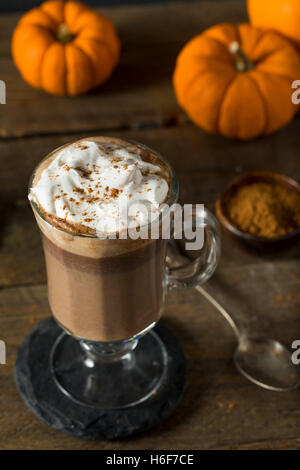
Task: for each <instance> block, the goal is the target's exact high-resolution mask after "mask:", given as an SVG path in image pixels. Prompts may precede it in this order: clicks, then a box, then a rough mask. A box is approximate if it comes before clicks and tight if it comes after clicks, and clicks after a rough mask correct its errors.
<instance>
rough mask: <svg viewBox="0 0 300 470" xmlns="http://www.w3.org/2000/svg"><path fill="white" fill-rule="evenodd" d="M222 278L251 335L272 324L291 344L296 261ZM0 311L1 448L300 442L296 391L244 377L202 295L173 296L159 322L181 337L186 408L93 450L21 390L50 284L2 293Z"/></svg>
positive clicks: (224, 295)
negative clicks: (19, 379) (20, 357)
mask: <svg viewBox="0 0 300 470" xmlns="http://www.w3.org/2000/svg"><path fill="white" fill-rule="evenodd" d="M270 272H271V274H270ZM220 276H221V278H222V282H219V283H218V282H213V283H212V284H211V286H210V288H211V289H213V292H214V295H216V296H217V297H218V298H220V299H221V300H224V299H225V300H226V302H227V305H230V306H231V308H232V309H233V310H235V308H237V307H238V305H239V304H240V306H242V308H243V310H241V309H237V310H236V312H235V313H236V315H237V316H238V318H239V319H240V320H241V319H242V318H243V322H244V324H245V325H246V327H247V328H248V329H249V330H250V331H252V332H254V333H255V332H256V333H257V332H261V331H263V330H264V328H265V327H266V331H268V334H270V335H272V336H275V337H278V338H279V339H280V340H283V341H286V342H287V344H290V341H291V340H292V339H294V338H295V334H296V332H295V322H296V321H297V316H298V311H299V304H300V298H299V294H298V288H299V279H300V273H299V267H298V265H297V263H294V265H293V266H291V264H290V263H282V264H280V266H278V269H275V268H274V267H272V268H270V265H262V266H259V267H256V268H252V270H247V269H244V267H243V266H241V267H240V268H239V269H237V268H236V269H234V270H226V269H224V270H222V272H221V273H220ZM282 276H285V277H286V278H287V279H289V282H288V283H287V284H286V285H285V292H289V293H290V294H289V299H290V300H287V299H283V300H282V301H281V300H280V301H279V300H278V292H281V291H280V290H278V285H279V287H280V283H281V281H282ZM224 279H226V282H225V281H224ZM253 292H256V298H257V301H256V302H255V299H254V300H253ZM261 299H264V302H263V305H262V304H261ZM0 308H1V317H0V332H1V333H0V335H1V337H2V338H3V339H4V340H5V341H6V343H7V350H8V364H7V365H5V366H1V368H0V390H1V393H0V429H1V435H0V447H1V448H2V449H13V448H22V449H30V448H35V449H68V448H78V449H96V448H100V449H101V448H105V449H111V450H113V449H143V448H148V449H168V448H172V449H189V448H193V449H196V448H222V447H223V448H243V447H244V448H249V447H250V448H266V447H270V446H272V443H273V442H275V443H274V446H276V445H277V446H279V447H280V446H282V444H281V443H280V442H282V441H293V444H290V445H291V446H293V445H294V444H295V442H296V440H297V438H298V431H299V424H300V411H299V406H298V404H299V399H298V391H294V392H290V393H286V394H280V393H276V392H268V391H264V390H261V389H259V388H257V387H256V386H254V385H252V384H251V383H249V382H248V381H246V380H245V379H244V378H243V377H242V376H241V375H239V374H238V373H237V371H236V370H235V368H234V365H233V363H232V360H231V357H232V352H233V349H234V339H233V335H232V333H231V331H230V329H229V328H228V327H227V325H226V324H224V323H223V320H222V319H221V318H220V317H219V316H218V314H216V312H215V311H214V309H213V308H212V307H210V306H209V305H207V303H206V301H205V300H204V299H202V298H201V296H199V294H198V293H197V292H196V291H193V290H186V291H178V292H172V293H171V294H170V295H169V296H168V299H167V303H166V308H165V314H164V319H163V321H164V322H165V323H166V324H167V325H168V326H169V327H171V328H172V329H173V331H174V332H175V333H176V334H177V335H178V337H179V338H180V340H181V343H182V345H183V348H184V351H185V354H186V356H187V358H188V361H189V380H188V388H187V391H186V394H185V397H184V400H183V402H182V404H181V405H180V407H179V408H178V410H177V412H176V413H175V414H174V415H173V416H172V417H171V418H170V419H168V420H167V421H166V422H165V423H163V424H162V425H160V426H159V427H158V428H156V429H154V430H153V431H151V432H149V433H146V434H145V435H142V436H139V437H135V438H133V439H127V440H124V441H117V442H112V443H104V442H97V443H89V442H85V441H80V440H75V439H70V438H67V437H65V436H62V435H60V434H59V433H56V432H54V431H53V430H51V429H49V428H48V427H47V426H45V425H44V424H42V423H40V422H39V421H38V420H37V419H35V418H34V417H33V416H32V414H31V413H30V412H29V411H28V410H27V409H26V407H25V405H24V404H23V403H22V401H21V399H20V398H19V396H18V394H17V392H16V390H15V386H14V383H13V378H12V368H13V364H14V361H15V356H16V353H17V348H18V346H19V345H20V343H21V341H22V340H23V337H24V335H26V334H27V333H28V332H29V330H30V329H31V328H32V326H33V324H34V323H35V322H36V321H38V320H40V319H41V318H43V317H45V316H47V315H49V307H48V304H47V293H46V287H45V286H29V287H26V286H25V287H17V288H6V289H2V290H1V291H0ZM247 315H248V316H247ZM15 416H18V419H17V420H16V419H15ZM24 430H26V432H24ZM276 441H278V442H277V444H276Z"/></svg>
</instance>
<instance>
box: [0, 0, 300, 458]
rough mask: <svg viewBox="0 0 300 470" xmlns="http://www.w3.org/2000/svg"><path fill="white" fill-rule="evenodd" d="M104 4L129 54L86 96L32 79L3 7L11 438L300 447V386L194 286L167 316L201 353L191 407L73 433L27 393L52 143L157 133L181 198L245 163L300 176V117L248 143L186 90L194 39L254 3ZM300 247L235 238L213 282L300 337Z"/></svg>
mask: <svg viewBox="0 0 300 470" xmlns="http://www.w3.org/2000/svg"><path fill="white" fill-rule="evenodd" d="M104 10H105V12H106V13H107V15H108V16H109V17H110V18H111V19H113V21H115V22H116V23H117V25H118V29H119V32H120V34H121V36H122V38H123V42H124V51H123V56H122V61H121V65H120V68H119V70H118V71H116V74H115V76H114V77H113V78H112V80H111V81H110V82H109V83H108V84H107V85H105V87H104V88H103V89H101V90H99V92H95V93H93V94H91V95H88V96H86V97H82V98H78V99H74V100H67V99H58V98H55V97H50V96H48V95H46V94H44V93H42V92H39V91H36V90H33V89H31V88H30V87H28V86H27V85H26V84H24V83H23V81H22V80H21V79H20V78H19V77H18V74H17V72H16V70H15V68H14V66H13V64H12V62H11V59H10V53H9V41H10V35H11V31H12V28H13V25H14V24H15V23H16V20H17V18H18V17H17V16H16V15H5V16H2V17H0V78H1V79H3V78H5V80H7V83H8V93H9V96H8V104H7V105H5V106H1V107H0V134H1V136H2V138H1V139H0V161H1V172H0V215H1V222H2V223H1V225H0V339H3V340H5V341H6V343H7V351H8V357H7V364H6V365H5V366H4V365H0V449H110V450H116V449H128V450H132V449H168V448H169V449H170V448H171V449H199V448H200V449H202V448H203V449H228V448H230V449H283V448H287V449H299V448H300V441H299V437H298V436H299V425H300V408H299V391H294V392H290V393H283V394H280V393H276V392H268V391H265V390H261V389H259V388H257V387H256V386H255V385H252V384H251V383H249V382H247V381H246V379H244V378H243V377H242V376H240V375H239V374H238V372H237V371H236V370H235V368H234V365H233V362H232V353H233V351H234V347H235V341H234V338H233V335H232V333H231V330H230V328H229V327H228V326H227V325H226V324H224V322H223V320H222V319H221V318H220V317H219V315H218V314H217V313H216V312H215V310H214V309H213V308H212V307H211V306H210V305H208V304H207V302H206V301H205V300H204V299H202V298H201V296H200V294H198V293H197V292H196V291H193V290H182V291H174V292H172V293H170V294H169V296H168V298H167V302H166V307H165V313H164V317H163V321H164V322H165V323H166V325H168V326H169V327H170V328H172V329H173V330H174V332H175V333H176V334H177V335H178V337H179V338H180V340H181V343H182V345H183V349H184V351H185V354H186V356H187V359H188V364H189V374H188V388H187V391H186V394H185V397H184V400H183V402H182V404H181V405H180V407H179V408H178V410H177V412H176V413H175V414H174V415H173V416H172V417H170V418H169V419H168V420H167V421H166V422H164V423H163V424H162V425H161V426H159V427H158V428H156V429H153V430H152V431H151V432H147V433H145V434H143V435H140V436H136V437H134V438H131V439H126V440H123V441H117V442H95V443H93V442H88V441H81V440H78V439H71V438H69V437H66V436H63V435H61V434H59V433H57V432H55V431H53V430H52V429H50V428H48V427H47V426H46V425H44V424H42V423H40V422H39V421H38V420H37V419H36V418H35V417H34V416H33V415H32V414H31V412H30V411H29V410H27V408H26V406H25V405H24V404H23V402H22V400H21V398H20V397H19V395H18V393H17V391H16V388H15V385H14V381H13V365H14V362H15V358H16V354H17V350H18V348H19V346H20V344H21V342H22V340H23V338H24V336H25V335H26V334H27V333H28V332H29V331H30V329H31V328H32V327H33V325H34V324H35V323H36V322H37V321H39V320H41V319H42V318H45V317H47V316H49V315H50V309H49V306H48V301H47V289H46V284H45V281H46V277H45V268H44V260H43V254H42V249H41V243H40V238H39V233H38V229H37V227H36V225H35V221H34V218H33V215H32V213H31V210H30V207H29V205H28V202H27V184H28V180H29V176H30V174H31V172H32V170H33V168H34V167H35V165H36V164H37V163H38V162H39V160H40V159H41V158H42V157H43V156H45V155H46V154H47V153H48V152H49V151H50V150H53V149H54V148H55V147H58V146H59V145H62V144H63V143H66V142H69V141H70V140H72V139H73V140H75V139H76V138H79V137H81V136H84V135H93V134H95V133H101V134H107V135H116V136H120V137H124V138H129V139H134V140H137V141H140V142H144V143H145V144H148V145H150V146H151V147H153V148H154V149H156V150H158V151H159V152H161V153H162V154H163V155H164V156H166V158H167V159H168V160H169V161H170V162H171V164H172V166H173V167H174V168H175V171H176V173H177V174H178V178H179V182H180V187H181V195H180V198H181V202H186V203H191V202H201V203H203V202H204V203H205V204H206V205H207V206H208V207H209V208H211V209H213V207H214V202H215V199H216V197H217V194H218V192H219V191H220V190H221V189H222V187H224V186H225V185H226V184H227V183H229V181H230V180H231V179H232V178H233V177H234V176H235V175H237V174H239V173H240V172H242V171H248V170H260V169H261V170H273V171H279V172H283V173H285V174H287V175H290V176H292V177H294V178H296V179H298V180H300V167H299V143H300V138H299V128H300V117H299V116H298V117H297V118H296V119H295V120H294V121H293V122H292V123H291V124H290V125H289V126H288V127H287V128H285V129H283V130H282V131H280V132H278V133H277V134H275V135H273V136H270V137H268V138H264V139H259V140H257V141H255V142H251V143H241V142H235V141H229V140H225V139H223V138H222V137H215V136H210V135H207V134H205V133H204V132H202V131H201V130H200V129H197V128H196V127H195V126H193V125H192V124H190V123H189V122H188V121H187V119H186V117H185V116H184V115H183V114H182V113H181V111H180V110H179V108H178V107H177V105H176V102H175V99H174V96H173V91H172V87H171V81H170V72H171V71H172V67H173V63H174V59H175V56H176V54H177V52H178V50H179V48H180V47H181V45H182V44H183V43H184V42H185V41H186V40H187V39H189V38H190V37H191V36H192V35H193V34H195V33H196V32H199V31H201V30H203V29H204V28H206V27H208V26H209V25H211V24H213V23H216V22H220V21H222V20H228V21H241V20H243V19H244V18H245V5H244V2H237V1H233V0H230V1H228V2H224V4H223V2H208V1H204V2H200V3H197V4H194V3H191V4H189V8H186V4H183V3H181V4H180V3H178V4H169V5H154V6H151V5H147V6H140V7H138V8H137V7H133V6H131V7H118V8H111V9H110V8H106V9H104ZM145 18H146V19H147V21H146V20H145ZM141 25H142V27H141ZM153 25H155V28H154V27H153ZM146 56H147V60H146ZM299 253H300V245H299V244H297V245H295V246H293V247H291V249H290V250H288V251H284V252H280V253H276V254H261V253H257V252H253V251H250V250H246V249H245V248H243V247H241V246H239V245H236V244H235V243H233V242H232V241H231V240H230V239H229V238H227V237H226V236H224V237H223V254H222V259H221V263H220V266H219V268H218V270H217V272H216V274H215V276H214V277H213V279H212V280H211V281H209V283H208V284H207V286H206V287H207V289H209V291H210V292H211V293H213V294H214V295H215V297H216V298H217V299H218V300H219V301H220V302H222V303H223V304H224V305H225V306H227V307H228V309H230V310H232V312H233V313H234V314H235V316H236V317H237V319H238V320H239V322H240V323H241V325H243V326H244V327H245V328H247V330H248V331H249V332H250V333H252V334H266V335H268V336H271V337H274V338H276V339H278V340H280V341H282V342H284V343H285V344H286V345H290V344H291V341H292V340H293V339H295V338H297V337H300V329H299V307H300V294H299V292H300V290H299V287H300V264H299Z"/></svg>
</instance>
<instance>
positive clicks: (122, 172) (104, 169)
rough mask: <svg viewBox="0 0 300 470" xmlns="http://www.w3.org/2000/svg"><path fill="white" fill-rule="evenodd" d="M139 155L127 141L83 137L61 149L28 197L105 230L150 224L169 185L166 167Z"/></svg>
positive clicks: (76, 221) (64, 216)
mask: <svg viewBox="0 0 300 470" xmlns="http://www.w3.org/2000/svg"><path fill="white" fill-rule="evenodd" d="M139 153H141V151H140V149H139V148H138V147H136V146H134V145H132V146H131V144H130V143H127V142H124V145H122V144H121V143H110V142H109V143H107V142H103V143H102V142H100V143H97V142H94V141H90V140H83V141H79V142H77V143H75V144H72V145H70V146H68V147H65V148H64V149H62V150H61V151H59V152H58V153H57V155H56V157H55V158H54V159H53V161H52V162H51V163H50V164H49V166H48V167H47V168H45V170H44V171H43V172H42V174H41V177H40V178H39V180H38V181H37V183H36V184H35V185H34V186H33V187H32V188H31V191H30V194H29V199H30V200H32V201H34V202H36V203H37V204H38V205H39V206H40V207H41V209H42V210H43V211H44V212H45V213H46V214H50V215H51V216H54V217H55V218H58V219H63V220H65V221H66V222H67V223H69V224H71V225H74V226H76V225H78V224H79V225H81V226H86V227H87V228H88V229H91V230H92V231H96V232H97V233H100V234H101V233H105V234H108V233H115V232H118V231H121V230H123V229H126V228H133V227H135V228H137V227H140V226H143V225H145V224H148V223H149V221H150V220H153V219H154V218H155V216H158V215H159V206H160V205H161V204H162V203H163V202H164V201H165V200H166V198H167V195H168V191H169V185H168V183H167V181H166V180H165V179H164V178H163V176H162V175H161V168H160V167H159V166H157V165H154V164H152V163H149V162H146V161H144V160H143V159H142V158H141V156H140V154H139ZM150 218H151V219H150Z"/></svg>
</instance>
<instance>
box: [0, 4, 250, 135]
mask: <svg viewBox="0 0 300 470" xmlns="http://www.w3.org/2000/svg"><path fill="white" fill-rule="evenodd" d="M101 11H103V12H104V14H106V15H107V16H108V17H109V18H110V19H111V20H112V21H113V22H114V23H115V24H116V26H117V29H118V31H119V34H120V37H121V39H122V44H123V53H122V57H121V62H120V65H119V66H118V68H117V69H116V71H115V73H114V75H113V76H112V78H111V79H110V81H109V82H108V83H107V84H105V85H104V86H103V87H102V88H100V89H99V90H96V91H94V92H91V93H90V94H88V95H86V96H83V97H78V98H74V99H71V98H56V97H53V96H50V95H48V94H46V93H44V92H41V91H38V90H34V89H32V88H31V87H30V86H28V85H27V84H26V83H24V82H23V80H22V79H21V77H20V76H19V74H18V72H17V70H16V68H15V66H14V65H13V63H12V60H11V54H10V38H11V35H12V31H13V28H14V26H15V24H16V23H17V20H18V18H19V17H20V15H16V14H11V15H1V16H0V31H1V33H0V34H1V36H0V79H2V80H4V81H5V82H6V84H7V104H6V106H5V107H4V106H2V107H1V108H0V137H2V138H7V137H12V136H15V137H20V136H25V135H33V134H45V133H46V134H48V133H60V132H61V131H62V129H63V132H82V131H85V132H87V131H93V130H98V129H115V128H119V129H121V128H136V127H141V126H145V125H149V124H151V125H153V124H154V125H157V126H158V125H161V124H163V123H166V122H170V121H174V120H177V121H180V122H181V121H182V120H185V119H186V117H185V115H184V114H183V112H182V111H181V110H180V109H179V107H178V105H177V103H176V100H175V97H174V93H173V89H172V84H171V76H172V71H173V69H174V65H175V60H176V56H177V54H178V52H179V50H180V48H181V47H182V45H183V44H184V43H185V42H186V41H187V40H188V39H190V38H191V37H192V36H193V35H195V34H198V33H199V32H201V31H202V30H203V29H205V28H207V27H208V26H211V25H213V24H215V23H218V22H220V21H233V22H235V21H242V20H245V19H246V12H245V5H244V3H243V2H239V1H236V0H230V1H228V2H226V7H224V6H223V5H222V3H219V2H210V1H204V2H200V3H198V2H189V3H188V5H187V3H186V2H184V3H176V2H174V3H167V4H162V5H140V6H136V5H135V6H124V7H119V8H110V7H105V8H103V9H101ZM1 39H3V40H1Z"/></svg>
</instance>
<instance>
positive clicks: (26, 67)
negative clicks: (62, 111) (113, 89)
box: [12, 0, 120, 96]
mask: <svg viewBox="0 0 300 470" xmlns="http://www.w3.org/2000/svg"><path fill="white" fill-rule="evenodd" d="M119 53H120V42H119V39H118V36H117V34H116V32H115V28H114V26H113V25H112V23H111V22H110V21H109V20H108V19H107V18H105V17H104V16H103V15H100V14H99V13H96V12H95V11H93V10H92V9H91V8H89V7H88V6H86V5H84V4H83V3H79V2H74V1H66V2H64V1H61V0H50V1H48V2H45V3H42V5H41V6H40V7H37V8H34V9H32V10H30V11H29V12H28V13H26V14H25V15H24V16H23V17H22V18H21V20H20V22H19V23H18V25H17V27H16V29H15V31H14V34H13V40H12V54H13V58H14V61H15V64H16V66H17V67H18V69H19V70H20V72H21V75H22V77H23V78H24V80H25V81H27V82H28V83H29V84H30V85H32V86H34V87H36V88H41V89H43V90H45V91H47V92H49V93H53V94H55V95H71V96H75V95H79V94H82V93H86V92H87V91H88V90H90V89H92V88H94V87H96V86H98V85H100V84H101V83H103V82H104V81H105V80H107V79H108V77H109V76H110V75H111V73H112V71H113V69H114V67H115V66H116V64H117V62H118V60H119Z"/></svg>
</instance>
